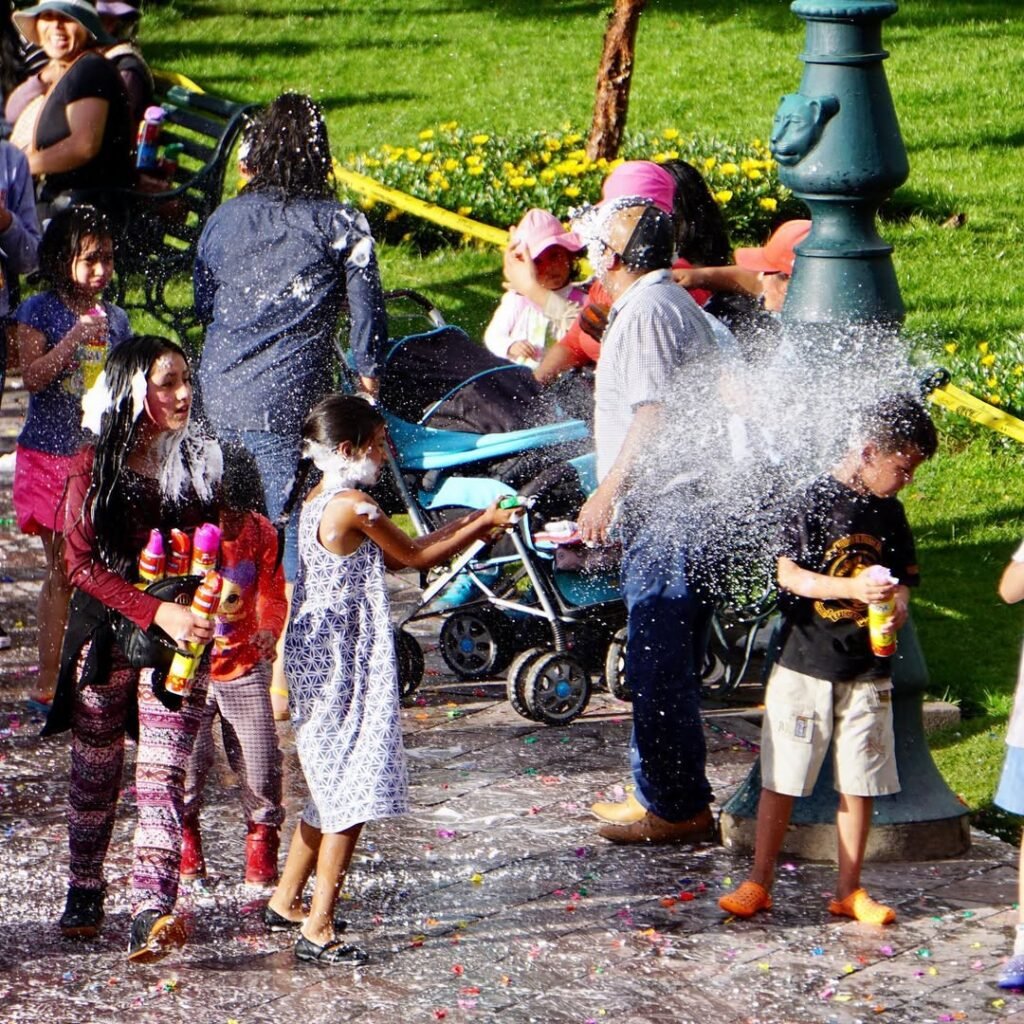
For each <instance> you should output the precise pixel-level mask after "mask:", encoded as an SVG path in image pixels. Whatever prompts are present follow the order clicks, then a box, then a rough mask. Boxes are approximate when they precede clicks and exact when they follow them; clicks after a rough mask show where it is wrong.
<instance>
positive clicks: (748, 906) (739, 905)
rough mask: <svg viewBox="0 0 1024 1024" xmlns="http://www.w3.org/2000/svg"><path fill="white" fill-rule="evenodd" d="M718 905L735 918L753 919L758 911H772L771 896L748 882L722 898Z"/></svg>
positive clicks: (759, 886)
mask: <svg viewBox="0 0 1024 1024" xmlns="http://www.w3.org/2000/svg"><path fill="white" fill-rule="evenodd" d="M718 905H719V906H720V907H721V908H722V909H723V910H724V911H725V912H726V913H727V914H732V915H733V916H735V917H753V916H754V915H755V914H756V913H757V912H758V911H759V910H771V909H772V894H771V893H770V892H769V891H768V890H767V889H766V888H765V887H764V886H763V885H758V883H757V882H751V881H749V880H748V881H746V882H741V883H740V885H739V887H738V888H737V889H734V890H733V891H732V892H727V893H726V894H725V895H724V896H722V897H721V898H720V899H719V901H718Z"/></svg>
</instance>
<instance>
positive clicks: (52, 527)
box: [13, 445, 74, 534]
mask: <svg viewBox="0 0 1024 1024" xmlns="http://www.w3.org/2000/svg"><path fill="white" fill-rule="evenodd" d="M73 458H74V456H73V455H50V454H48V453H47V452H40V451H36V449H35V448H22V446H21V445H18V449H17V455H16V456H15V459H14V487H13V497H14V515H15V517H16V518H17V520H18V529H19V530H21V532H22V533H34V534H40V533H42V532H43V531H49V532H51V533H63V532H64V497H65V491H66V488H67V484H68V473H69V472H70V470H71V461H72V459H73Z"/></svg>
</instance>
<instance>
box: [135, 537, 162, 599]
mask: <svg viewBox="0 0 1024 1024" xmlns="http://www.w3.org/2000/svg"><path fill="white" fill-rule="evenodd" d="M164 562H165V558H164V539H163V537H162V536H161V535H160V531H159V530H150V531H149V540H148V541H146V546H145V547H144V548H143V549H142V550H141V551H140V552H139V582H138V583H136V584H135V585H136V586H137V587H138V588H139V589H140V590H145V589H146V587H148V586H149V585H150V583H156V581H157V580H162V579H163V578H164Z"/></svg>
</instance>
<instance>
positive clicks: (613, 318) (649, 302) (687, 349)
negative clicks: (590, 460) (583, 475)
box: [594, 270, 717, 480]
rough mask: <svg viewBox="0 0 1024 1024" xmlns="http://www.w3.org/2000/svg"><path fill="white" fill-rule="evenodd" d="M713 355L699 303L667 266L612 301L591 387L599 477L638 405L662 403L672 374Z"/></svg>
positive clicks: (711, 339) (713, 346)
mask: <svg viewBox="0 0 1024 1024" xmlns="http://www.w3.org/2000/svg"><path fill="white" fill-rule="evenodd" d="M716 353H717V345H716V343H715V339H714V334H713V332H712V330H711V327H710V326H709V324H708V321H707V319H706V318H705V316H704V314H703V313H702V312H701V309H700V307H699V306H698V305H697V303H696V302H694V301H693V299H692V298H691V297H690V294H689V292H687V291H686V289H685V288H680V287H679V285H677V284H676V283H675V282H674V281H673V280H672V275H671V273H670V272H669V271H668V270H654V271H651V273H649V274H645V275H644V276H643V277H642V278H640V279H639V280H638V281H636V282H634V283H633V284H632V285H631V286H630V287H629V288H628V289H627V290H626V291H625V292H624V293H623V294H622V295H620V296H619V298H618V299H617V300H616V301H615V303H614V304H613V305H612V308H611V310H610V312H609V314H608V326H607V328H606V329H605V333H604V337H603V338H602V341H601V359H600V361H599V362H598V364H597V381H596V385H595V391H594V404H595V422H594V440H595V443H596V448H597V476H598V479H599V480H603V479H604V477H605V476H607V475H608V471H609V470H610V469H611V468H612V466H613V465H614V463H615V460H616V458H617V457H618V454H619V451H620V450H621V448H622V444H623V442H624V441H625V440H626V435H627V433H628V432H629V428H630V424H631V423H632V422H633V416H634V414H635V413H636V411H637V409H639V408H640V406H642V405H651V404H658V403H660V402H661V401H662V400H663V398H664V396H665V393H666V391H667V389H668V386H669V384H670V382H671V380H672V378H673V377H674V375H675V374H676V372H677V371H678V370H679V369H680V368H681V367H683V366H684V365H686V364H687V363H689V362H691V361H693V360H702V359H705V358H712V357H713V356H715V355H716Z"/></svg>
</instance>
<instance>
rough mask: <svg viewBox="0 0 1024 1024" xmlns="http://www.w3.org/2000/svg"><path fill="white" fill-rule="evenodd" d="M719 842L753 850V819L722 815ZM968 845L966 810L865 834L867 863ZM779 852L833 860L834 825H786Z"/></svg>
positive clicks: (934, 855)
mask: <svg viewBox="0 0 1024 1024" xmlns="http://www.w3.org/2000/svg"><path fill="white" fill-rule="evenodd" d="M721 826H722V843H723V845H724V846H725V847H726V849H729V850H744V851H748V850H753V849H754V831H755V829H756V827H757V821H756V819H754V818H747V817H738V816H736V815H733V814H730V813H729V812H728V811H723V812H722V817H721ZM970 845H971V826H970V821H969V816H968V812H967V808H966V807H965V808H964V813H963V814H962V815H961V816H960V817H958V818H942V819H940V820H938V821H914V822H904V823H903V824H899V825H873V826H872V828H871V832H870V834H869V835H868V845H867V850H866V851H865V854H864V860H865V862H867V861H916V860H939V859H943V858H946V857H956V856H959V855H960V854H962V853H965V852H966V851H967V849H968V848H969V847H970ZM782 853H783V854H788V855H789V856H792V857H799V858H800V859H801V860H820V861H834V860H835V859H836V826H835V824H834V823H830V822H821V823H818V824H801V825H790V827H789V830H788V831H787V832H786V838H785V840H784V841H783V844H782Z"/></svg>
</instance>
